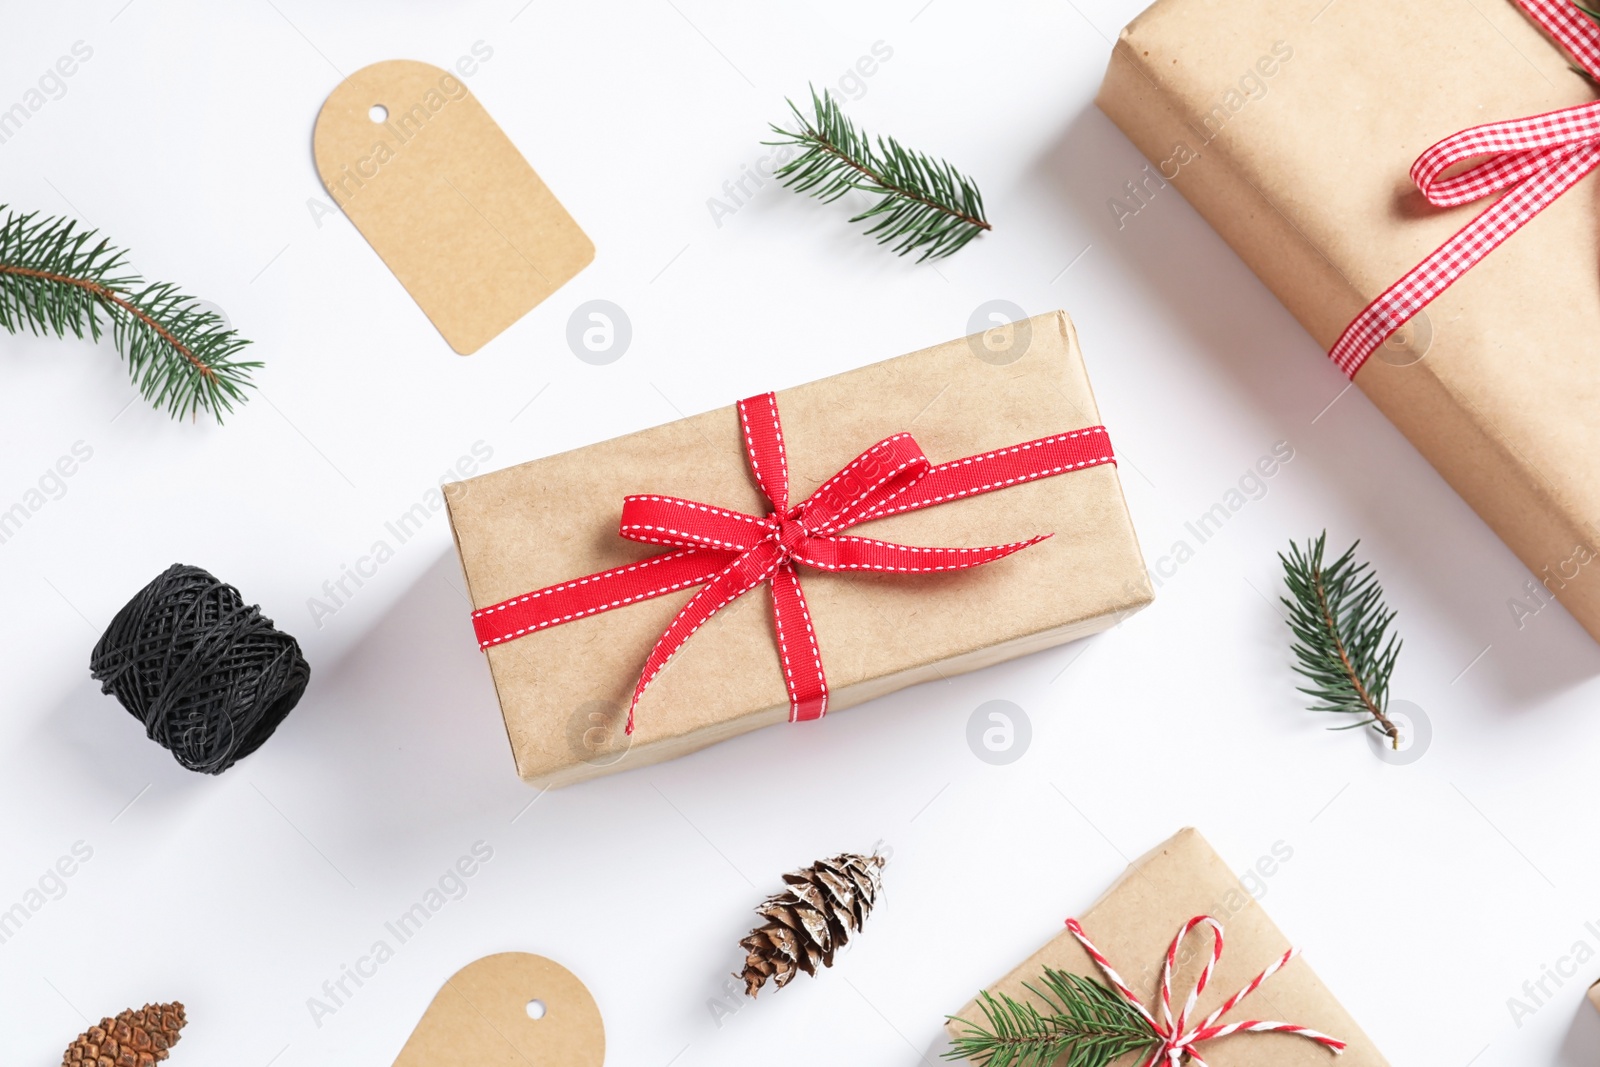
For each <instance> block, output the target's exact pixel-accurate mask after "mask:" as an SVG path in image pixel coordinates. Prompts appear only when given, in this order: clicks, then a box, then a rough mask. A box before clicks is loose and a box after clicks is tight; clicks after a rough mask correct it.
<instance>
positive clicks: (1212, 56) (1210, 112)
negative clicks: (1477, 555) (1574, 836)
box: [1097, 0, 1600, 639]
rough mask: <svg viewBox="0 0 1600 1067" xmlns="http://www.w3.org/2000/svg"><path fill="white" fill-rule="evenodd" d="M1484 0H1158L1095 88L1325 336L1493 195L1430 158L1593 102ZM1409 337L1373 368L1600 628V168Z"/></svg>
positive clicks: (1316, 334) (1373, 377) (1546, 41)
mask: <svg viewBox="0 0 1600 1067" xmlns="http://www.w3.org/2000/svg"><path fill="white" fill-rule="evenodd" d="M1473 6H1474V9H1475V10H1471V11H1468V10H1466V9H1464V8H1463V7H1462V6H1461V5H1460V4H1459V3H1457V2H1455V0H1412V2H1409V3H1404V4H1396V3H1394V2H1393V0H1339V2H1338V3H1334V4H1330V3H1328V0H1159V2H1157V3H1155V4H1154V5H1152V6H1151V7H1150V8H1149V9H1148V10H1146V11H1145V12H1144V13H1143V14H1141V15H1139V16H1138V17H1137V18H1135V19H1134V21H1133V22H1132V23H1130V24H1129V25H1128V27H1127V28H1126V29H1125V30H1124V31H1123V32H1122V37H1121V40H1120V41H1119V42H1118V43H1117V45H1116V48H1115V50H1114V51H1113V53H1112V57H1111V62H1110V66H1109V69H1108V70H1107V73H1106V78H1105V83H1104V85H1103V86H1102V87H1101V89H1100V94H1099V97H1098V100H1097V103H1098V104H1099V106H1100V109H1101V110H1102V111H1104V112H1105V113H1106V114H1107V115H1108V116H1110V118H1111V119H1112V121H1114V122H1115V123H1116V124H1117V125H1118V126H1119V127H1121V128H1122V130H1123V132H1124V133H1126V134H1127V135H1128V137H1129V139H1130V140H1132V141H1133V143H1134V144H1135V145H1136V146H1137V147H1138V148H1139V149H1140V151H1141V152H1143V153H1144V155H1145V156H1147V157H1148V158H1149V159H1150V160H1152V161H1153V162H1154V163H1155V165H1156V166H1157V167H1159V168H1160V169H1161V172H1162V177H1163V178H1164V179H1165V180H1168V181H1171V183H1172V184H1173V186H1174V187H1176V188H1177V189H1178V190H1179V191H1180V192H1182V193H1183V195H1184V197H1185V199H1187V200H1188V201H1189V202H1190V203H1191V204H1192V205H1194V207H1195V209H1196V210H1197V211H1198V212H1199V213H1200V214H1201V215H1202V216H1203V217H1204V218H1205V219H1206V221H1207V222H1209V223H1210V224H1211V226H1212V228H1213V229H1215V230H1216V231H1217V232H1218V233H1219V234H1220V235H1221V236H1222V237H1223V239H1224V240H1226V241H1227V242H1228V244H1230V245H1231V246H1232V247H1233V249H1234V251H1236V252H1237V253H1238V254H1239V256H1240V258H1242V259H1243V260H1244V261H1245V263H1246V264H1248V265H1249V267H1250V268H1251V270H1253V271H1254V272H1255V273H1256V275H1257V276H1258V277H1259V278H1260V279H1261V280H1262V282H1264V283H1265V284H1266V286H1267V288H1269V289H1270V290H1272V292H1273V294H1274V295H1275V296H1277V298H1278V299H1279V300H1281V301H1282V302H1283V304H1284V306H1285V307H1287V308H1288V309H1289V311H1290V312H1291V313H1293V314H1294V316H1295V317H1296V318H1297V319H1299V320H1300V323H1301V325H1303V326H1304V327H1305V328H1306V330H1307V332H1309V333H1310V334H1311V336H1312V337H1313V338H1315V339H1316V341H1317V343H1318V344H1320V345H1322V346H1323V348H1324V349H1328V348H1331V347H1332V346H1333V344H1334V342H1335V341H1337V340H1338V339H1339V336H1340V334H1341V333H1342V332H1343V331H1344V329H1345V327H1346V325H1348V324H1349V323H1350V321H1351V320H1352V319H1354V318H1355V316H1356V315H1357V314H1358V313H1360V312H1361V311H1362V309H1363V308H1365V307H1366V306H1367V304H1368V303H1369V302H1370V301H1371V300H1372V299H1373V298H1375V297H1377V296H1378V295H1379V294H1381V293H1383V292H1384V291H1385V290H1386V289H1387V288H1388V287H1389V286H1390V285H1391V284H1393V283H1394V282H1396V281H1397V280H1399V279H1400V278H1401V277H1402V276H1403V275H1404V274H1405V273H1406V272H1407V271H1409V270H1410V269H1411V268H1412V267H1414V266H1416V265H1417V264H1418V263H1420V262H1421V261H1422V260H1423V259H1424V258H1425V257H1426V256H1427V255H1428V254H1429V253H1430V252H1432V251H1433V250H1434V249H1435V248H1437V247H1438V246H1440V245H1441V244H1443V243H1444V242H1445V240H1446V239H1448V238H1449V237H1450V236H1451V235H1452V234H1453V233H1455V231H1456V230H1458V229H1460V228H1461V227H1462V226H1463V225H1465V224H1466V223H1467V222H1468V221H1469V220H1471V219H1472V218H1474V217H1475V216H1477V215H1478V214H1479V213H1481V212H1482V211H1484V210H1485V209H1486V208H1487V207H1488V206H1489V205H1490V204H1491V203H1492V202H1493V198H1492V197H1491V198H1486V199H1482V200H1477V201H1474V202H1472V203H1470V204H1467V205H1464V206H1462V207H1458V208H1453V209H1449V210H1445V209H1438V208H1434V207H1431V206H1429V205H1428V204H1427V203H1426V202H1425V201H1424V200H1423V199H1422V196H1421V194H1420V193H1419V192H1418V191H1417V189H1416V187H1415V186H1413V185H1412V184H1411V182H1410V180H1409V178H1408V174H1409V171H1410V169H1411V165H1412V163H1413V161H1415V160H1416V158H1417V157H1418V156H1419V155H1420V154H1421V153H1422V152H1423V151H1424V150H1426V149H1427V148H1428V147H1429V146H1431V145H1433V144H1434V143H1435V142H1437V141H1440V140H1442V139H1444V138H1445V137H1448V136H1450V135H1451V134H1454V133H1456V132H1457V131H1460V130H1464V129H1467V128H1469V127H1472V126H1476V125H1479V124H1482V123H1486V122H1493V121H1499V120H1506V119H1518V118H1523V117H1526V116H1532V115H1538V114H1541V113H1543V112H1547V111H1551V110H1554V109H1557V108H1561V107H1567V106H1570V105H1574V104H1582V103H1586V102H1588V101H1591V100H1593V99H1594V89H1593V87H1592V86H1591V85H1590V84H1589V83H1588V82H1587V81H1585V79H1584V78H1582V77H1581V76H1579V75H1578V74H1576V73H1574V72H1573V71H1572V70H1570V69H1569V66H1568V63H1569V61H1568V59H1567V57H1566V55H1565V54H1564V53H1563V52H1562V51H1561V49H1560V47H1559V46H1558V45H1557V44H1556V43H1555V42H1554V41H1553V40H1552V39H1551V38H1550V37H1548V36H1546V35H1545V34H1544V33H1543V32H1542V31H1541V30H1540V29H1539V28H1538V27H1537V26H1535V25H1534V24H1533V23H1532V22H1531V21H1530V20H1529V19H1527V18H1526V17H1524V15H1523V14H1522V12H1521V10H1520V9H1519V8H1518V7H1517V6H1516V5H1515V4H1513V3H1511V2H1510V0H1485V2H1483V3H1477V4H1474V5H1473ZM1463 12H1465V13H1464V14H1463ZM1147 181H1152V182H1153V181H1155V179H1154V178H1149V179H1147ZM1152 191H1153V190H1152ZM1402 331H1403V336H1402V337H1400V338H1398V339H1397V340H1395V341H1392V342H1391V344H1390V346H1389V347H1387V348H1380V349H1379V350H1378V351H1377V352H1375V353H1374V354H1373V355H1372V356H1371V358H1369V359H1368V360H1367V361H1366V363H1365V364H1364V365H1363V366H1362V367H1361V369H1360V370H1359V371H1357V373H1356V376H1355V382H1356V384H1357V385H1359V386H1360V387H1361V389H1362V391H1363V392H1365V393H1366V394H1367V396H1369V397H1370V398H1371V399H1372V401H1373V403H1374V404H1376V405H1377V407H1378V408H1379V409H1380V410H1381V411H1382V412H1383V413H1384V415H1385V416H1387V417H1388V419H1389V420H1390V421H1391V422H1393V423H1394V424H1395V426H1396V427H1398V428H1399V429H1400V431H1401V432H1402V433H1404V434H1405V436H1406V437H1407V438H1408V439H1409V440H1410V441H1411V443H1412V444H1413V445H1415V446H1416V448H1417V450H1418V451H1419V452H1421V453H1422V455H1423V456H1425V457H1426V458H1427V460H1428V461H1429V462H1430V463H1432V464H1433V466H1434V468H1435V469H1436V470H1437V471H1438V472H1439V473H1440V474H1441V475H1443V476H1444V479H1445V481H1447V482H1449V483H1450V485H1451V486H1452V487H1454V489H1455V490H1456V491H1457V492H1458V493H1460V494H1461V496H1462V498H1463V499H1465V500H1466V502H1467V503H1468V504H1469V505H1470V506H1471V507H1472V508H1473V510H1475V511H1476V512H1477V513H1478V514H1479V515H1480V516H1482V518H1483V519H1484V521H1485V522H1487V523H1488V524H1489V526H1490V527H1491V528H1492V529H1493V530H1494V531H1495V533H1496V534H1498V535H1499V537H1500V538H1501V540H1503V541H1504V542H1505V543H1506V545H1507V546H1508V547H1510V548H1511V550H1512V551H1513V552H1515V553H1516V554H1517V556H1518V557H1519V558H1520V559H1521V560H1522V562H1523V563H1525V564H1526V565H1527V566H1528V568H1529V569H1530V570H1532V571H1533V572H1534V574H1535V575H1536V576H1538V578H1539V580H1540V581H1542V582H1544V583H1545V585H1546V586H1547V587H1548V588H1549V589H1550V590H1551V591H1552V592H1553V593H1554V594H1555V596H1556V597H1557V598H1558V599H1559V600H1560V601H1561V602H1562V603H1563V604H1564V605H1566V607H1567V609H1568V610H1569V611H1570V612H1571V613H1572V614H1573V616H1574V617H1575V618H1576V619H1577V620H1578V622H1579V623H1581V624H1582V625H1583V627H1584V628H1585V629H1586V630H1588V631H1589V633H1590V635H1591V636H1594V637H1596V638H1597V639H1600V541H1597V536H1600V535H1597V534H1596V532H1595V523H1596V520H1600V348H1597V346H1596V341H1595V339H1596V338H1597V337H1600V200H1597V198H1596V188H1595V184H1594V179H1593V178H1592V177H1591V178H1589V179H1586V180H1584V181H1583V182H1581V183H1579V185H1578V186H1577V187H1575V188H1574V189H1572V190H1571V191H1570V192H1568V193H1567V194H1566V195H1564V196H1562V197H1561V198H1560V199H1558V200H1556V201H1555V202H1554V203H1553V204H1552V205H1550V206H1549V207H1548V208H1546V209H1545V211H1544V212H1543V213H1542V214H1540V215H1539V216H1538V217H1536V218H1534V219H1533V220H1532V221H1530V222H1529V223H1528V224H1527V225H1526V226H1524V227H1523V228H1522V229H1521V230H1520V231H1518V232H1517V233H1516V234H1514V235H1513V236H1512V237H1511V238H1510V239H1509V240H1508V241H1507V242H1506V243H1505V244H1504V245H1502V246H1501V247H1499V248H1498V249H1496V250H1494V251H1493V252H1491V253H1490V254H1489V255H1488V257H1487V258H1485V259H1484V260H1483V261H1482V262H1480V263H1479V264H1478V265H1477V266H1475V267H1473V268H1472V269H1471V270H1469V271H1468V272H1467V273H1466V274H1465V275H1463V276H1462V277H1461V278H1460V279H1459V280H1458V281H1456V283H1455V284H1454V285H1453V286H1452V287H1450V288H1449V289H1447V290H1446V291H1445V292H1444V293H1443V294H1442V295H1440V296H1439V297H1437V298H1436V299H1435V300H1434V301H1433V302H1432V303H1431V304H1429V305H1428V306H1427V307H1426V308H1425V309H1424V311H1423V312H1422V314H1421V315H1419V316H1418V317H1417V319H1414V320H1413V322H1412V323H1411V324H1409V325H1408V326H1406V327H1402ZM1401 342H1403V343H1401ZM1419 352H1421V353H1423V354H1422V358H1421V359H1417V358H1416V357H1417V354H1418V353H1419ZM1413 360H1414V362H1412V361H1413Z"/></svg>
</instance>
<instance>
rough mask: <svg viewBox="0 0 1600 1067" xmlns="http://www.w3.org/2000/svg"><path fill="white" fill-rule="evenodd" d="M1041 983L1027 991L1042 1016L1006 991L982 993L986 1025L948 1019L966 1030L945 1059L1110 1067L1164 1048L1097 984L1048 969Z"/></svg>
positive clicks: (1026, 1066) (993, 1066)
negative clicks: (1125, 1058)
mask: <svg viewBox="0 0 1600 1067" xmlns="http://www.w3.org/2000/svg"><path fill="white" fill-rule="evenodd" d="M1043 985H1044V987H1045V988H1044V989H1040V988H1038V987H1037V986H1033V985H1028V984H1024V988H1025V989H1027V990H1028V992H1030V993H1032V994H1033V995H1034V996H1035V997H1037V998H1038V999H1039V1000H1040V1001H1041V1002H1042V1003H1043V1004H1044V1006H1045V1009H1046V1010H1045V1011H1044V1012H1041V1011H1040V1010H1039V1009H1038V1008H1036V1007H1034V1006H1033V1005H1032V1004H1029V1003H1025V1002H1023V1001H1019V1000H1016V999H1013V998H1012V997H1010V996H1007V995H1006V994H1005V993H1000V994H998V995H991V994H990V993H988V992H983V993H980V994H978V1007H979V1008H980V1009H981V1010H982V1011H983V1015H984V1018H985V1020H987V1022H988V1027H987V1028H985V1027H982V1026H978V1025H977V1024H975V1023H971V1022H968V1021H967V1020H965V1019H958V1018H956V1017H955V1016H953V1015H952V1016H950V1018H951V1019H952V1020H954V1021H955V1022H959V1023H961V1024H962V1025H963V1026H964V1027H965V1029H964V1030H962V1032H961V1033H960V1034H958V1035H957V1036H956V1037H955V1038H953V1039H952V1040H951V1046H952V1047H951V1048H950V1049H949V1051H947V1052H945V1053H944V1058H945V1059H947V1060H959V1059H967V1060H971V1061H972V1062H974V1063H977V1064H981V1065H982V1067H1110V1065H1111V1064H1112V1063H1114V1062H1116V1060H1118V1059H1119V1058H1121V1057H1123V1056H1126V1055H1127V1054H1128V1053H1130V1052H1139V1051H1149V1050H1151V1049H1154V1048H1155V1047H1156V1046H1157V1045H1159V1044H1160V1040H1159V1039H1158V1038H1157V1037H1156V1035H1155V1033H1154V1032H1153V1031H1152V1030H1151V1029H1150V1024H1149V1023H1148V1022H1146V1021H1145V1019H1144V1017H1143V1016H1141V1015H1140V1014H1139V1013H1138V1012H1137V1011H1135V1010H1134V1009H1133V1006H1132V1005H1130V1004H1129V1003H1128V1002H1127V1001H1125V1000H1123V999H1122V997H1120V996H1118V995H1117V994H1116V993H1114V992H1112V991H1111V990H1109V989H1107V988H1106V987H1105V986H1103V985H1100V984H1099V983H1098V982H1095V981H1093V980H1092V979H1089V978H1085V977H1084V976H1083V975H1079V974H1068V973H1067V972H1065V971H1058V970H1056V969H1055V968H1053V967H1046V968H1045V969H1044V978H1043ZM1062 1056H1065V1057H1066V1059H1065V1060H1061V1057H1062ZM1058 1060H1061V1062H1060V1063H1059V1064H1058V1063H1057V1061H1058Z"/></svg>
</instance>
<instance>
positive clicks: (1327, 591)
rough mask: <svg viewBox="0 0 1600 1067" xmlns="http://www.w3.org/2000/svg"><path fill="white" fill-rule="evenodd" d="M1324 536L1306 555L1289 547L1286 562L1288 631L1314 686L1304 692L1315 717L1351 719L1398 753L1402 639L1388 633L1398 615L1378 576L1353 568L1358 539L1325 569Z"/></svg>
mask: <svg viewBox="0 0 1600 1067" xmlns="http://www.w3.org/2000/svg"><path fill="white" fill-rule="evenodd" d="M1327 539H1328V533H1327V531H1326V530H1324V531H1323V532H1322V534H1321V535H1320V536H1319V537H1318V538H1317V539H1316V540H1315V541H1311V542H1308V543H1307V545H1306V547H1305V549H1304V550H1302V549H1301V548H1300V546H1299V545H1298V544H1295V543H1294V542H1290V544H1289V555H1288V556H1284V555H1283V554H1282V553H1279V554H1278V559H1279V560H1280V561H1281V562H1282V563H1283V574H1284V582H1285V584H1287V585H1288V587H1289V594H1290V595H1289V596H1288V597H1284V598H1282V599H1283V603H1284V606H1285V607H1287V608H1288V609H1289V629H1290V630H1291V631H1293V632H1294V636H1295V645H1294V654H1295V657H1296V659H1297V660H1298V661H1299V662H1297V663H1296V664H1295V670H1297V671H1298V672H1300V673H1301V674H1302V675H1304V676H1305V677H1306V678H1307V679H1308V680H1309V681H1310V682H1311V684H1310V685H1309V686H1302V687H1301V688H1300V692H1302V693H1305V694H1307V695H1308V696H1311V697H1315V698H1316V700H1317V701H1318V703H1317V704H1315V705H1313V706H1312V708H1311V710H1312V711H1325V712H1331V713H1333V714H1336V715H1354V716H1358V717H1359V721H1358V722H1353V723H1349V724H1347V725H1345V726H1336V727H1333V729H1336V730H1349V729H1355V728H1357V727H1362V726H1369V727H1371V728H1372V729H1373V730H1376V731H1377V732H1378V733H1380V734H1383V735H1384V736H1385V737H1387V738H1388V739H1389V741H1390V743H1391V744H1393V745H1394V747H1395V748H1399V747H1400V730H1399V728H1398V727H1397V726H1395V724H1394V723H1393V721H1391V720H1390V719H1389V717H1388V714H1387V712H1388V708H1389V679H1390V677H1391V676H1392V675H1393V674H1394V665H1395V660H1396V659H1398V658H1399V656H1400V639H1399V637H1397V636H1395V635H1394V634H1392V633H1390V632H1389V624H1390V623H1391V622H1393V621H1394V617H1395V613H1394V611H1392V610H1391V609H1390V608H1388V607H1387V606H1386V605H1385V604H1384V602H1383V588H1382V587H1381V586H1379V585H1378V576H1377V575H1376V574H1375V573H1374V572H1373V570H1372V568H1371V566H1370V565H1369V564H1366V563H1356V561H1355V551H1356V545H1359V544H1360V543H1361V542H1360V541H1357V542H1356V543H1355V544H1354V545H1351V546H1350V547H1349V548H1348V549H1346V550H1345V553H1344V555H1342V556H1340V557H1339V558H1338V559H1337V560H1335V561H1334V562H1333V563H1332V564H1330V565H1324V564H1323V552H1324V548H1325V545H1326V542H1327Z"/></svg>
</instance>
